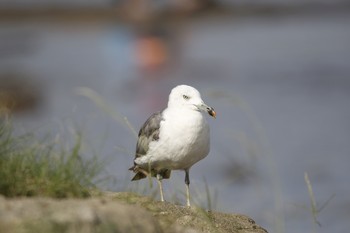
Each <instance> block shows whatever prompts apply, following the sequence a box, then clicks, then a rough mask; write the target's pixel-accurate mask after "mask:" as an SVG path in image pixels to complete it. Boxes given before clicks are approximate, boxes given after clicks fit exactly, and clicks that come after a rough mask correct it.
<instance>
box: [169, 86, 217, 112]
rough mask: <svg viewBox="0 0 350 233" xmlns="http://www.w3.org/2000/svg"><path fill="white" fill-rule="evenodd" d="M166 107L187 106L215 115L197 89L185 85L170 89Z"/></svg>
mask: <svg viewBox="0 0 350 233" xmlns="http://www.w3.org/2000/svg"><path fill="white" fill-rule="evenodd" d="M168 107H170V108H174V107H175V108H188V109H192V110H194V111H202V112H207V113H209V115H211V116H212V117H216V113H215V111H214V109H213V108H212V107H209V106H208V105H206V104H205V103H204V101H203V100H202V98H201V94H200V93H199V91H197V89H196V88H194V87H191V86H187V85H179V86H176V87H175V88H173V89H172V90H171V92H170V95H169V101H168Z"/></svg>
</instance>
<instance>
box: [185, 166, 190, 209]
mask: <svg viewBox="0 0 350 233" xmlns="http://www.w3.org/2000/svg"><path fill="white" fill-rule="evenodd" d="M185 173H186V175H185V184H186V199H187V206H191V203H190V170H189V169H185Z"/></svg>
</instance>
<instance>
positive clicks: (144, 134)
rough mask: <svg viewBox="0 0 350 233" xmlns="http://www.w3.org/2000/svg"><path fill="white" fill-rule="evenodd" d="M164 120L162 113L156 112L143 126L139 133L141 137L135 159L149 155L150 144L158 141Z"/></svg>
mask: <svg viewBox="0 0 350 233" xmlns="http://www.w3.org/2000/svg"><path fill="white" fill-rule="evenodd" d="M162 120H163V117H162V112H156V113H153V114H152V115H151V116H150V117H149V118H148V119H147V121H146V122H145V123H144V124H143V126H142V127H141V129H140V131H139V137H138V140H137V144H136V154H135V158H137V157H141V156H143V155H145V154H147V151H148V148H149V144H150V143H151V142H152V141H158V139H159V128H160V122H161V121H162Z"/></svg>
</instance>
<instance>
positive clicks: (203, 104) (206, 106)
mask: <svg viewBox="0 0 350 233" xmlns="http://www.w3.org/2000/svg"><path fill="white" fill-rule="evenodd" d="M198 108H199V109H200V110H203V111H206V112H208V114H209V115H210V116H212V117H214V118H216V112H215V111H214V108H212V107H209V106H208V105H206V104H205V103H202V104H201V105H199V106H198Z"/></svg>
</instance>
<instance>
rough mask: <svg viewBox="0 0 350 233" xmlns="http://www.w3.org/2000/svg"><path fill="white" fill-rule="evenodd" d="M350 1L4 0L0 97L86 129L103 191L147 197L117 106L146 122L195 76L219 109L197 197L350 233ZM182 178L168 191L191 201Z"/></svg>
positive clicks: (30, 125)
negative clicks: (100, 164)
mask: <svg viewBox="0 0 350 233" xmlns="http://www.w3.org/2000/svg"><path fill="white" fill-rule="evenodd" d="M349 12H350V1H347V0H332V1H328V0H298V1H296V0H287V1H282V0H168V1H166V0H164V1H156V0H154V1H151V0H124V1H122V0H120V1H118V0H90V1H83V0H70V1H62V0H50V1H43V0H2V1H0V108H1V109H2V111H7V112H10V113H11V115H13V118H14V119H13V121H14V124H15V127H16V130H18V131H19V132H34V133H37V134H39V135H46V134H47V133H48V132H49V133H51V134H53V135H57V137H61V138H63V140H70V138H71V137H69V135H70V133H71V131H74V130H80V131H82V133H83V135H84V138H85V140H86V144H85V146H86V147H89V148H90V149H92V151H94V153H87V155H86V156H93V155H97V156H98V157H100V158H101V159H103V160H105V161H108V162H107V167H106V172H107V174H108V176H110V177H112V179H113V180H114V181H113V182H111V183H108V184H105V185H103V187H102V188H103V189H106V190H113V191H130V190H132V191H135V192H139V193H143V194H147V195H149V194H152V193H156V191H157V187H156V186H153V188H150V187H149V184H148V182H147V181H140V182H139V183H133V184H131V182H130V181H129V180H130V178H131V177H132V174H131V172H129V171H128V170H127V169H128V168H129V167H130V166H131V165H132V161H133V157H134V149H135V144H136V138H135V135H134V134H133V132H132V130H131V129H130V128H129V127H127V125H126V123H125V120H124V119H123V117H127V119H128V121H129V122H130V124H131V125H133V127H134V128H135V130H136V131H138V129H139V127H140V126H141V125H142V124H143V122H144V121H145V120H146V118H147V117H148V116H149V115H150V114H152V113H153V112H154V111H158V110H161V109H162V108H164V107H165V106H166V103H167V97H168V94H169V92H170V90H171V89H172V88H173V87H174V86H176V85H178V84H188V85H192V86H194V87H196V88H197V89H198V90H199V91H201V93H202V97H203V99H204V100H205V101H206V102H207V103H208V104H209V105H211V106H213V107H214V108H215V110H216V112H217V119H216V120H214V119H211V118H210V119H209V118H208V122H209V124H210V126H211V137H212V140H211V152H210V156H209V157H207V158H206V159H205V160H203V161H201V162H200V163H198V164H196V165H195V166H194V167H193V168H192V169H191V182H192V183H191V188H192V190H191V192H192V197H193V199H194V202H195V203H196V204H198V205H200V206H202V207H204V208H210V209H213V210H218V211H224V212H237V213H242V214H246V215H249V216H250V217H252V218H253V219H254V220H256V222H257V223H258V224H259V225H261V226H263V227H264V228H266V229H267V230H268V231H269V232H288V233H292V232H339V233H340V232H346V231H348V229H349V227H350V223H349V219H350V185H349V177H350V169H349V167H350V143H349V142H350V14H349ZM96 95H98V96H100V97H101V98H102V99H103V101H104V102H103V103H104V104H102V103H101V102H100V99H99V98H100V97H97V96H96ZM96 103H98V104H96ZM5 109H6V110H5ZM118 120H119V121H118ZM90 151H91V150H90ZM305 172H307V174H308V176H309V179H310V182H311V184H312V186H313V191H314V199H315V201H316V204H317V208H318V210H321V211H320V212H319V213H318V214H314V215H313V214H312V211H311V210H310V208H311V207H310V202H311V200H310V195H309V193H308V189H307V185H306V182H305V179H304V173H305ZM183 179H184V174H183V172H174V173H173V175H172V179H171V180H167V181H166V182H165V185H164V186H165V195H166V197H167V199H168V200H178V201H179V202H182V203H184V190H185V187H184V182H183ZM314 217H316V219H317V221H318V222H320V223H321V226H318V225H317V224H316V223H315V222H314Z"/></svg>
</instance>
